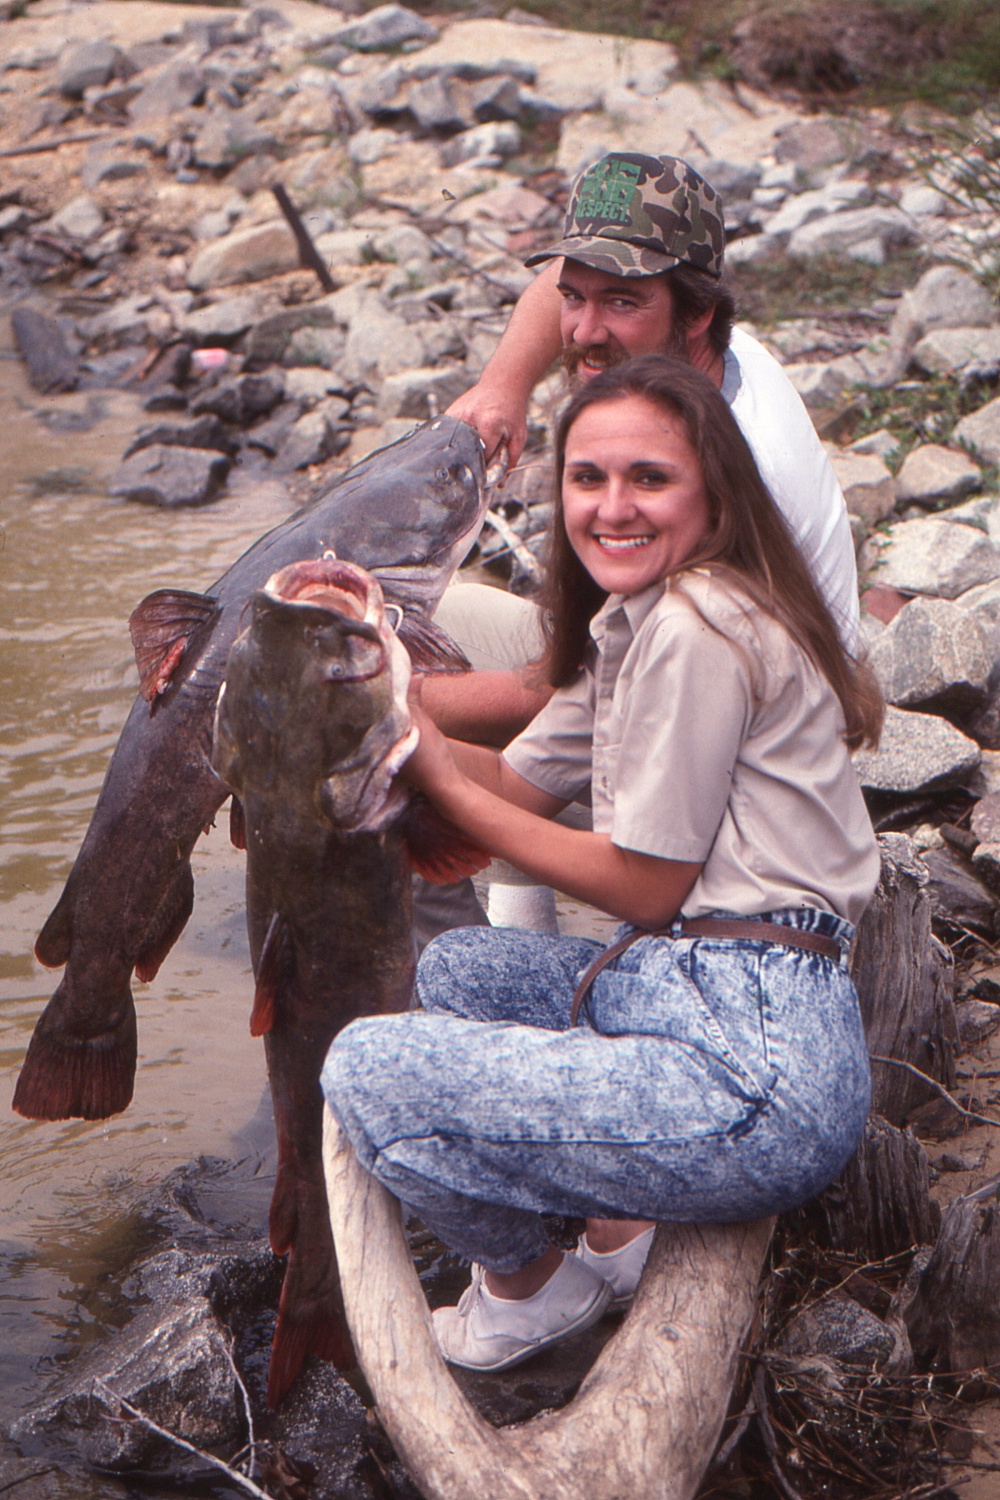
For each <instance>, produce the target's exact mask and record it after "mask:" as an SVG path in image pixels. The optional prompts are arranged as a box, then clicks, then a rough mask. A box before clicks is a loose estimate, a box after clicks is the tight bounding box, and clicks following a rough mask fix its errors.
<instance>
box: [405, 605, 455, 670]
mask: <svg viewBox="0 0 1000 1500" xmlns="http://www.w3.org/2000/svg"><path fill="white" fill-rule="evenodd" d="M396 635H397V637H398V638H399V640H400V641H402V643H403V645H404V646H405V647H406V649H407V651H408V652H409V656H410V661H411V662H412V663H413V665H414V668H415V669H416V671H418V672H468V671H470V669H471V667H472V663H471V662H470V661H469V658H468V657H467V656H466V655H465V653H464V652H463V651H461V650H460V649H459V647H458V646H456V645H455V642H454V641H453V640H452V639H451V637H450V636H448V635H445V633H444V631H443V630H442V629H441V627H440V625H435V624H434V623H433V621H432V620H428V619H426V618H425V617H424V616H423V615H419V614H416V615H414V614H406V613H405V612H404V614H403V617H402V619H401V620H400V622H399V624H398V626H397V627H396Z"/></svg>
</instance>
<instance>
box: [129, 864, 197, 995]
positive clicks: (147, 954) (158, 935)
mask: <svg viewBox="0 0 1000 1500" xmlns="http://www.w3.org/2000/svg"><path fill="white" fill-rule="evenodd" d="M193 910H194V876H193V875H192V873H191V862H190V860H185V861H184V863H183V864H182V865H181V866H180V867H179V868H178V870H177V873H176V874H175V876H174V878H173V879H172V880H171V882H170V884H169V886H168V887H167V889H166V890H165V891H164V893H163V898H162V900H161V901H160V904H159V906H158V907H157V908H156V912H155V914H154V916H153V920H152V922H151V923H150V924H149V929H148V931H147V933H146V939H145V942H144V944H143V949H142V952H141V953H140V954H139V957H138V958H137V959H136V961H135V972H136V974H137V975H138V977H139V978H140V979H143V980H150V979H155V978H156V974H157V971H158V970H159V967H160V965H161V964H162V962H163V960H164V959H165V958H166V956H167V954H168V953H169V952H170V950H171V948H172V947H173V946H174V944H175V943H176V941H177V939H178V938H179V937H180V935H181V933H182V932H183V931H184V928H185V926H186V924H187V919H188V917H189V916H190V915H191V913H192V911H193Z"/></svg>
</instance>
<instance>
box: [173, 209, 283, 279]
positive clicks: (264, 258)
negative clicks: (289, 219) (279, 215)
mask: <svg viewBox="0 0 1000 1500" xmlns="http://www.w3.org/2000/svg"><path fill="white" fill-rule="evenodd" d="M298 264H299V249H298V245H297V244H296V243H295V236H294V235H293V234H292V231H291V230H290V229H289V227H288V225H287V224H286V223H285V221H284V220H283V219H281V220H273V221H272V222H270V223H267V224H255V225H253V226H252V227H251V228H249V229H237V230H234V232H233V233H232V234H227V235H226V236H225V237H224V238H223V239H221V240H216V241H215V243H214V244H212V245H206V246H205V248H204V250H199V252H198V254H197V255H196V256H195V257H194V260H193V261H192V262H191V265H190V267H189V268H188V273H187V284H188V286H189V287H192V288H193V290H195V291H204V290H205V289H206V287H210V286H225V285H228V284H230V283H232V282H237V281H261V280H263V278H264V277H265V276H278V275H280V274H281V273H282V272H284V271H294V270H295V268H296V266H297V265H298Z"/></svg>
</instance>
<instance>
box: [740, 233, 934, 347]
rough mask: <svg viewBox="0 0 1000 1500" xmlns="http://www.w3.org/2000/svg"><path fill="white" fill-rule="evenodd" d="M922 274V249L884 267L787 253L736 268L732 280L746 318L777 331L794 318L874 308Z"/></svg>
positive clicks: (893, 259)
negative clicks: (796, 256)
mask: <svg viewBox="0 0 1000 1500" xmlns="http://www.w3.org/2000/svg"><path fill="white" fill-rule="evenodd" d="M921 270H922V256H921V252H920V251H919V250H901V251H897V252H896V253H895V254H893V255H892V256H890V257H889V258H888V259H887V261H886V263H885V265H883V266H871V265H867V264H866V263H865V262H864V261H860V260H852V259H851V258H850V256H846V255H815V256H811V257H810V258H809V259H808V260H796V259H793V257H792V256H789V255H783V256H780V257H779V258H778V259H777V260H773V261H759V262H754V261H749V262H747V264H745V265H738V266H733V268H732V270H731V271H730V273H729V280H730V281H731V282H732V284H733V288H734V290H735V292H736V300H737V303H738V305H739V314H740V317H741V318H745V319H747V321H748V322H751V323H756V324H758V325H759V326H761V327H762V328H773V327H774V325H775V324H776V323H782V322H784V321H786V320H787V319H789V318H810V317H818V316H821V315H822V314H823V313H829V312H830V311H840V312H852V311H856V310H858V309H859V308H861V309H863V308H869V307H870V306H871V304H872V302H873V301H874V300H875V299H876V298H878V297H896V296H899V295H900V293H902V292H904V291H905V290H906V289H907V287H910V286H912V285H913V283H914V282H915V281H916V280H917V279H918V278H919V276H920V272H921ZM872 332H873V334H874V333H877V332H878V329H877V328H873V330H872Z"/></svg>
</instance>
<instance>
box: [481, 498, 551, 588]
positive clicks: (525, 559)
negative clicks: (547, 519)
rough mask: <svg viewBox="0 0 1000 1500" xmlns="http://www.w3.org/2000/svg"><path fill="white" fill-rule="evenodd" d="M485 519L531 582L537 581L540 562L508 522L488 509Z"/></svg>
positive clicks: (539, 575)
mask: <svg viewBox="0 0 1000 1500" xmlns="http://www.w3.org/2000/svg"><path fill="white" fill-rule="evenodd" d="M486 519H487V521H489V523H490V525H491V526H492V527H493V530H494V531H495V532H496V533H497V535H498V536H499V537H501V538H502V540H503V541H504V542H506V544H507V548H508V550H509V551H510V552H512V553H513V554H514V556H515V557H516V558H517V560H518V562H519V563H520V565H521V567H522V568H523V569H524V571H525V572H526V573H527V575H528V577H529V578H530V579H531V580H532V582H533V583H537V582H538V581H539V579H540V578H541V576H542V568H541V564H540V563H539V561H538V558H537V557H536V556H535V554H534V553H533V552H531V551H529V549H528V548H527V547H526V546H525V545H524V543H523V542H522V540H521V538H520V537H519V536H518V534H517V532H516V531H515V530H514V528H513V526H511V524H510V522H509V521H505V520H504V518H503V516H501V515H500V514H499V512H498V511H495V510H488V511H487V512H486Z"/></svg>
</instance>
